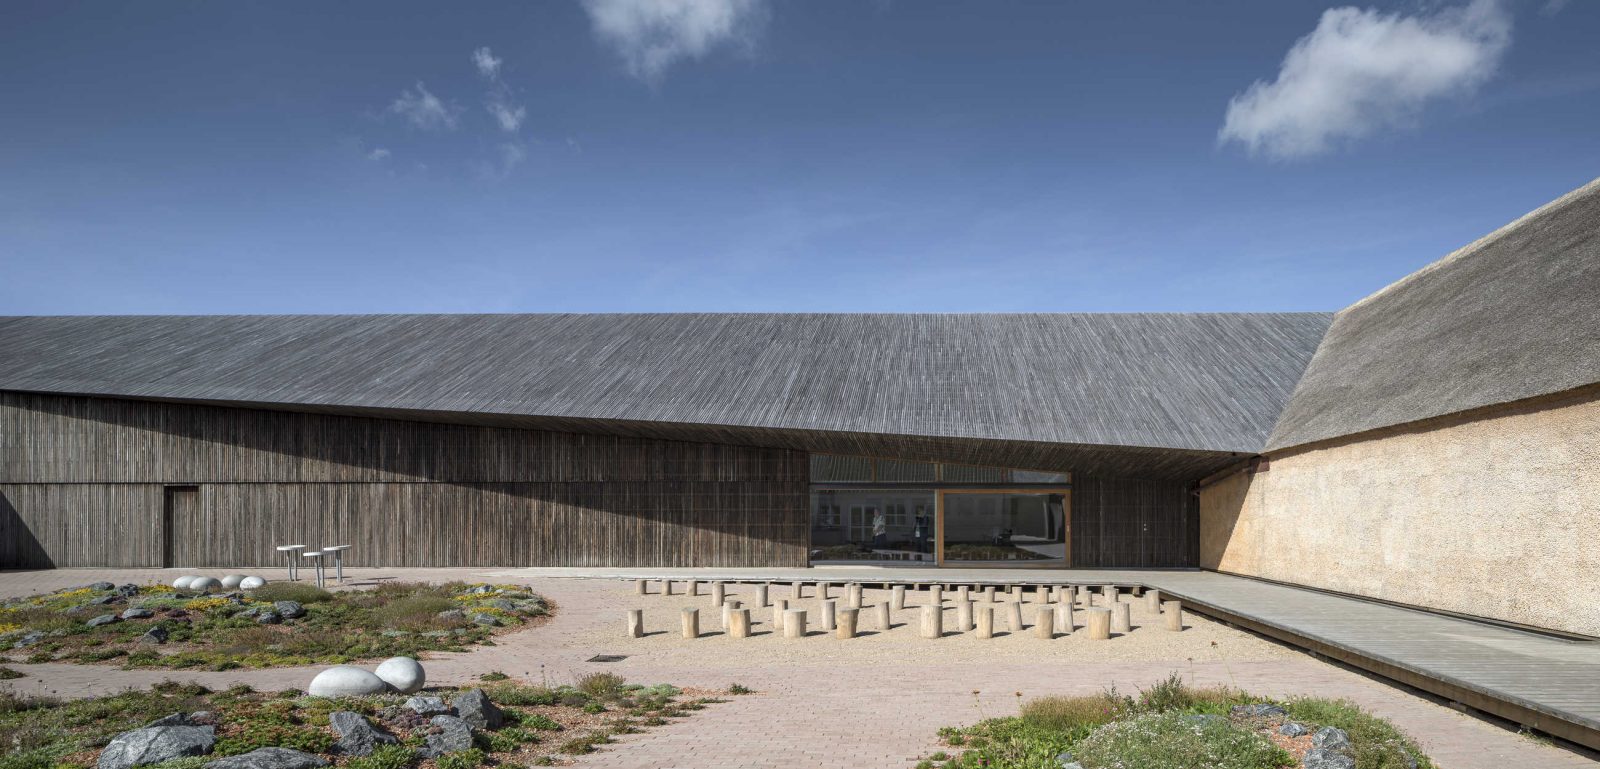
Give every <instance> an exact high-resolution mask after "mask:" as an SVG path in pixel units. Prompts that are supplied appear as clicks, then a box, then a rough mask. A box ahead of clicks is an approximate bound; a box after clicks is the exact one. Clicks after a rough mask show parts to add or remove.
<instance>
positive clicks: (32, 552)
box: [0, 491, 56, 569]
mask: <svg viewBox="0 0 1600 769" xmlns="http://www.w3.org/2000/svg"><path fill="white" fill-rule="evenodd" d="M0 564H4V565H5V568H10V569H53V568H55V565H56V564H55V561H53V560H51V559H50V554H49V553H47V552H45V549H44V545H42V544H40V543H39V539H38V538H37V537H35V536H33V530H32V529H29V528H28V524H27V522H25V521H23V520H22V516H21V515H20V514H18V513H17V508H16V505H13V504H12V503H11V499H10V498H9V497H7V496H6V494H5V492H4V491H0Z"/></svg>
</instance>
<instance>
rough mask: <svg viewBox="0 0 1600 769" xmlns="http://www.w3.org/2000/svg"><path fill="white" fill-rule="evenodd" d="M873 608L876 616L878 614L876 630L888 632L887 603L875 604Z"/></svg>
mask: <svg viewBox="0 0 1600 769" xmlns="http://www.w3.org/2000/svg"><path fill="white" fill-rule="evenodd" d="M873 608H874V609H876V610H877V614H878V629H879V630H888V629H889V604H888V603H877V604H873ZM901 608H905V607H903V606H902V607H901Z"/></svg>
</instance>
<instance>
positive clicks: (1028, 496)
mask: <svg viewBox="0 0 1600 769" xmlns="http://www.w3.org/2000/svg"><path fill="white" fill-rule="evenodd" d="M1068 493H1069V492H1068V491H1067V490H1066V489H1041V490H1026V491H1023V490H1017V491H1007V490H992V491H991V490H982V491H966V490H961V491H955V490H950V491H941V492H939V515H940V524H941V525H940V526H939V533H940V537H939V539H940V544H939V556H940V557H939V562H940V563H941V564H943V565H946V566H1034V567H1040V566H1065V565H1067V515H1066V511H1067V503H1068Z"/></svg>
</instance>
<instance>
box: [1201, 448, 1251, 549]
mask: <svg viewBox="0 0 1600 769" xmlns="http://www.w3.org/2000/svg"><path fill="white" fill-rule="evenodd" d="M1254 477H1255V474H1254V473H1252V472H1249V471H1242V472H1237V473H1234V474H1233V475H1230V476H1228V477H1227V478H1223V479H1221V480H1219V481H1216V482H1215V483H1212V484H1211V485H1209V486H1207V487H1205V488H1204V489H1203V490H1202V492H1201V494H1200V495H1199V496H1200V568H1202V569H1219V568H1221V567H1222V558H1223V556H1224V555H1226V554H1227V552H1228V543H1230V542H1232V541H1233V533H1234V529H1236V528H1237V527H1238V525H1239V516H1240V515H1242V514H1243V512H1244V500H1245V495H1246V494H1248V493H1249V492H1250V481H1251V479H1253V478H1254Z"/></svg>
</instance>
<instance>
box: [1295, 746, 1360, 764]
mask: <svg viewBox="0 0 1600 769" xmlns="http://www.w3.org/2000/svg"><path fill="white" fill-rule="evenodd" d="M1303 761H1304V766H1305V769H1356V760H1355V759H1354V758H1351V757H1350V756H1347V755H1345V754H1343V753H1340V752H1338V751H1336V750H1328V749H1327V748H1312V749H1310V750H1308V751H1306V756H1305V758H1304V759H1303Z"/></svg>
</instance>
